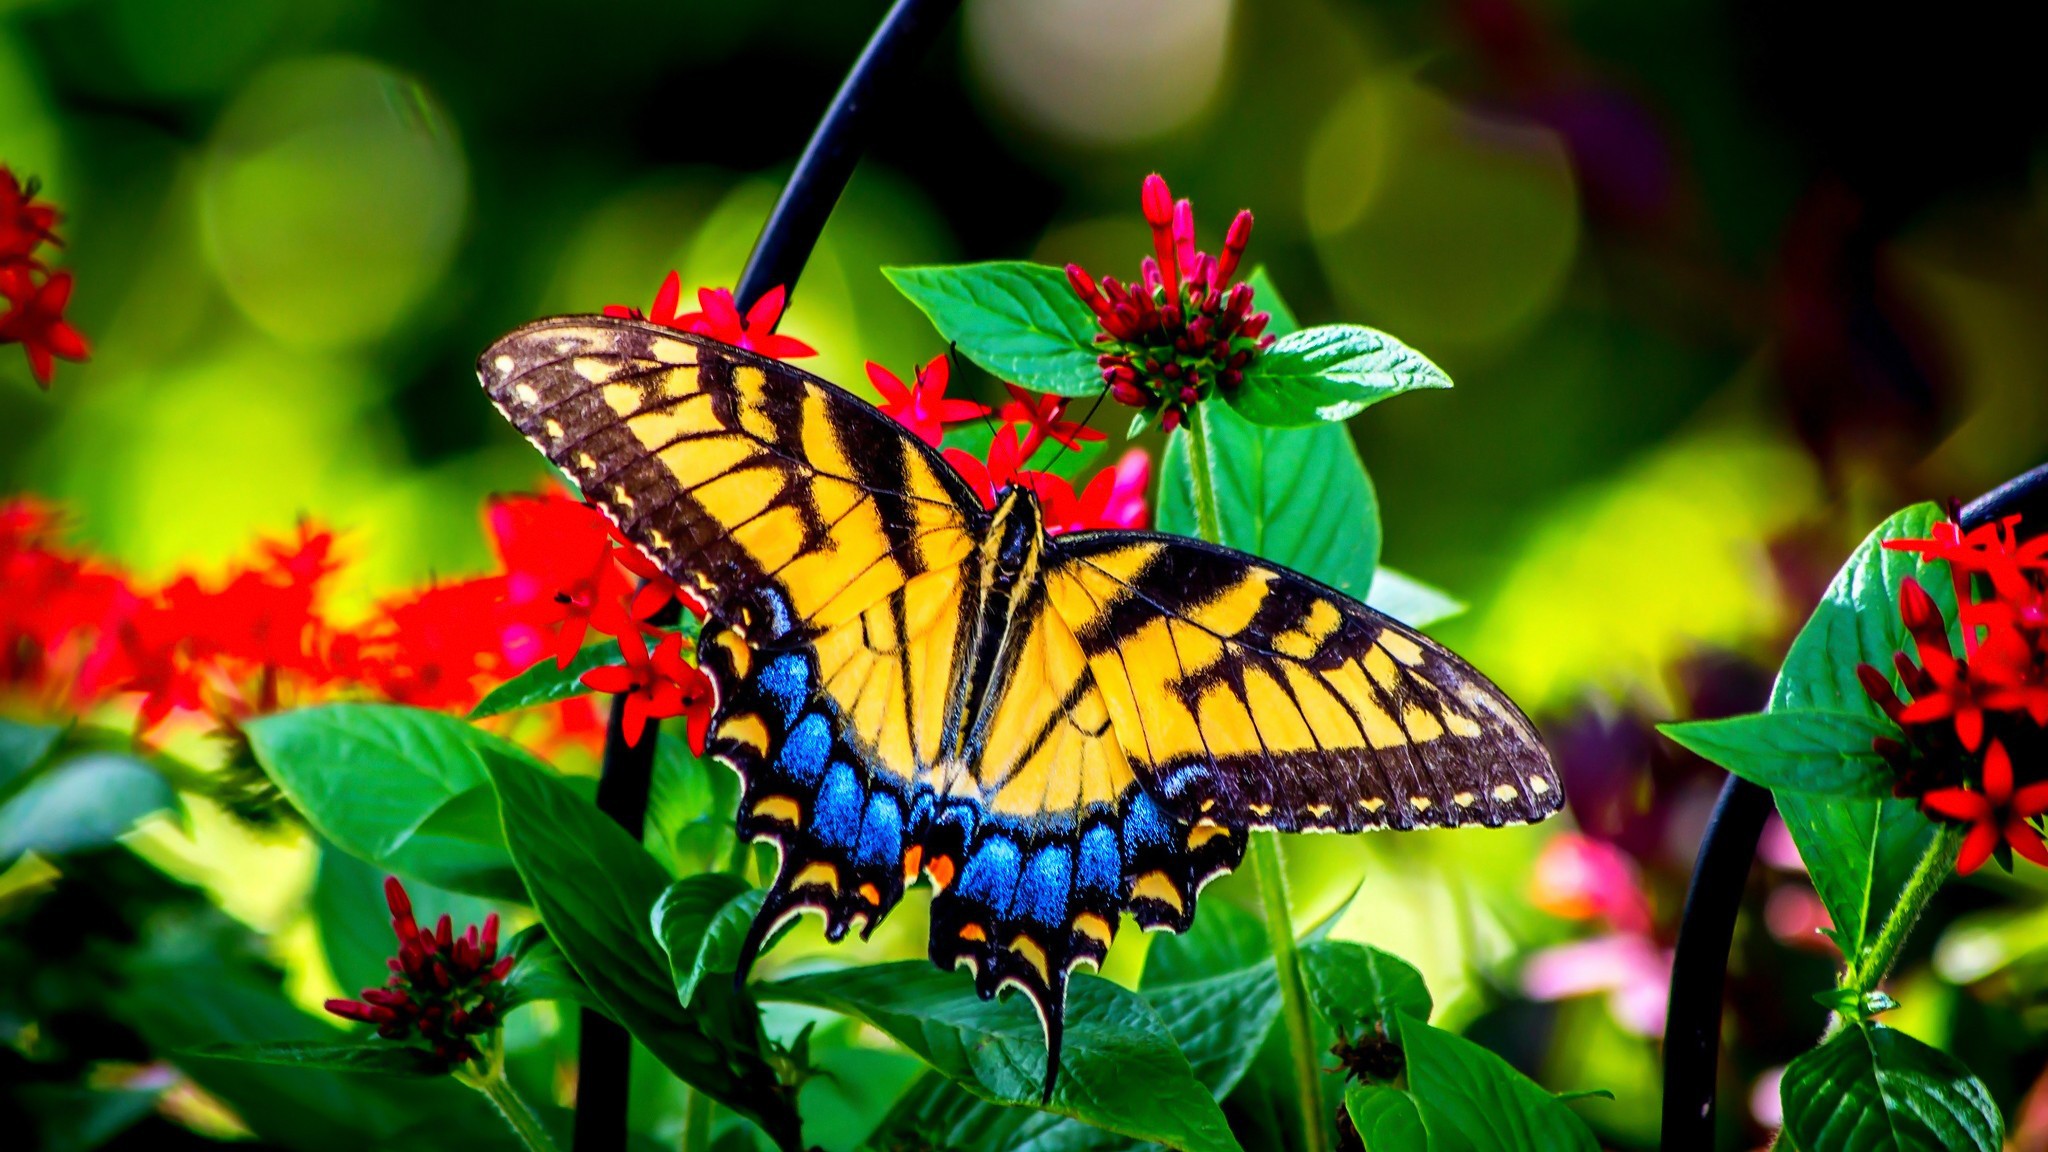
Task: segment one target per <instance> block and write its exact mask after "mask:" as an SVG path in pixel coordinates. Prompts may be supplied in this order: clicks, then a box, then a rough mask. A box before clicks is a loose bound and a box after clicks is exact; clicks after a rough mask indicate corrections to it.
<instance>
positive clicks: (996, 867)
mask: <svg viewBox="0 0 2048 1152" xmlns="http://www.w3.org/2000/svg"><path fill="white" fill-rule="evenodd" d="M1022 862H1023V861H1022V859H1021V858H1020V856H1019V854H1018V852H1017V845H1016V844H1014V843H1012V842H1011V841H1010V839H1009V838H1008V837H1006V836H991V837H989V838H988V839H986V840H984V841H982V842H981V844H980V845H979V846H978V847H976V848H975V849H974V851H973V852H971V853H969V854H968V857H967V866H966V867H964V868H962V869H961V870H960V882H959V883H960V888H959V891H960V894H961V895H962V896H965V897H967V898H969V899H971V900H979V901H981V902H982V903H983V904H986V905H988V906H989V907H990V908H993V909H995V910H996V911H998V912H1001V911H1002V910H1003V909H1005V908H1008V907H1009V906H1010V898H1011V896H1012V895H1013V894H1014V893H1015V892H1016V891H1017V869H1018V866H1019V865H1020V864H1022Z"/></svg>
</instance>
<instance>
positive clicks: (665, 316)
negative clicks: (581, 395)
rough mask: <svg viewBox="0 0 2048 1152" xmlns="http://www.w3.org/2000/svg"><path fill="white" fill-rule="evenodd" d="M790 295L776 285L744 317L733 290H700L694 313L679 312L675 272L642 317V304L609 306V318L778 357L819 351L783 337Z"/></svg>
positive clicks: (679, 282) (679, 284)
mask: <svg viewBox="0 0 2048 1152" xmlns="http://www.w3.org/2000/svg"><path fill="white" fill-rule="evenodd" d="M787 298H788V293H787V292H786V291H785V290H784V289H783V288H782V286H781V285H777V286H776V287H774V288H771V289H769V290H768V293H767V294H766V295H764V296H762V297H761V298H760V299H759V300H756V301H755V302H754V306H753V307H752V308H749V309H747V314H746V315H745V316H744V317H742V316H741V315H740V310H739V306H738V305H737V304H736V303H734V301H733V298H732V289H730V288H699V289H697V308H698V311H695V312H684V313H682V314H680V315H678V314H677V312H676V308H677V306H678V305H679V304H680V302H681V299H682V279H681V277H679V276H677V275H676V274H675V273H674V272H670V273H669V274H668V278H667V279H665V280H663V281H662V282H661V289H660V291H658V292H656V293H655V295H654V309H653V311H651V312H649V313H647V314H646V315H644V316H643V315H642V314H641V312H640V310H639V309H638V308H630V307H627V306H626V305H624V304H607V305H605V309H604V314H605V315H607V316H619V317H631V318H632V319H635V320H643V319H644V320H649V321H652V322H653V323H656V324H662V325H666V326H667V327H670V328H680V329H681V330H683V331H685V332H695V333H697V334H698V335H700V336H709V337H711V338H712V339H713V340H720V341H723V342H725V343H727V344H731V345H733V346H734V347H737V348H745V349H747V350H749V351H752V352H759V353H760V354H761V355H763V356H772V357H774V358H775V359H777V360H795V359H799V358H801V357H804V356H816V355H817V354H818V353H817V351H816V350H815V349H813V348H812V347H811V346H810V345H808V344H806V343H804V342H803V341H801V340H798V339H796V338H794V337H790V336H780V335H777V334H776V332H775V325H776V324H777V323H778V322H780V321H781V319H782V305H783V301H784V300H786V299H787Z"/></svg>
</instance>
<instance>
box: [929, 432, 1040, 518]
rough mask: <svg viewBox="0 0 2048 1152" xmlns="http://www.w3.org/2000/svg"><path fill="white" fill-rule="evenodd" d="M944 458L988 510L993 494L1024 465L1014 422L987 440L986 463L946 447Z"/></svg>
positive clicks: (1007, 483)
mask: <svg viewBox="0 0 2048 1152" xmlns="http://www.w3.org/2000/svg"><path fill="white" fill-rule="evenodd" d="M945 457H946V463H948V464H951V465H952V466H953V470H954V471H956V472H958V473H960V478H961V479H962V480H965V481H967V486H968V487H969V488H972V489H974V491H975V494H976V495H978V496H980V497H981V506H982V507H983V508H989V509H993V508H994V507H995V506H996V496H997V495H998V494H999V493H1001V492H1002V490H1003V489H1005V488H1007V487H1009V486H1010V484H1011V483H1012V482H1013V481H1015V480H1016V478H1017V475H1018V469H1020V468H1021V467H1023V464H1024V454H1023V446H1022V445H1021V444H1019V443H1018V442H1017V428H1016V426H1015V425H1013V424H1005V425H1003V427H1002V428H1001V429H1000V430H998V431H997V432H996V436H995V439H994V440H992V441H990V442H989V446H988V462H987V463H986V464H984V463H983V462H981V461H980V460H977V459H975V458H974V455H973V454H972V453H970V452H968V451H966V450H965V449H962V448H948V449H946V451H945Z"/></svg>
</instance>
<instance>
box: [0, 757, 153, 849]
mask: <svg viewBox="0 0 2048 1152" xmlns="http://www.w3.org/2000/svg"><path fill="white" fill-rule="evenodd" d="M177 799H178V797H177V793H176V792H175V791H174V790H173V789H172V788H171V786H170V784H168V783H166V782H165V780H164V778H163V777H162V776H161V775H159V774H158V773H157V771H156V770H155V769H154V768H151V767H150V766H149V765H147V764H144V763H143V762H142V761H140V760H137V759H135V758H134V757H132V756H127V755H123V754H120V753H114V752H87V753H84V754H83V755H79V756H74V757H72V758H71V759H69V760H66V761H64V762H63V763H61V764H58V765H57V766H56V767H54V768H48V769H45V770H44V771H43V772H42V773H41V774H40V775H38V776H36V777H35V778H34V779H32V780H30V781H29V782H28V784H27V785H26V786H25V787H23V788H22V789H21V791H19V792H17V793H15V795H14V798H13V799H12V800H9V801H7V803H6V804H5V805H0V864H5V863H6V862H8V861H11V860H13V859H14V858H15V857H17V856H20V855H22V854H23V853H26V852H35V853H38V854H40V855H43V856H61V855H63V854H64V853H67V852H80V851H84V850H86V849H89V848H103V847H105V846H107V845H109V844H112V843H114V841H115V840H117V839H118V838H119V837H120V836H121V835H122V834H123V833H125V832H127V831H128V830H129V829H130V828H133V827H134V826H135V822H136V821H138V820H140V819H142V818H143V817H144V816H147V815H149V814H150V813H152V812H161V811H163V810H164V809H166V808H169V807H171V806H172V805H174V804H176V803H177Z"/></svg>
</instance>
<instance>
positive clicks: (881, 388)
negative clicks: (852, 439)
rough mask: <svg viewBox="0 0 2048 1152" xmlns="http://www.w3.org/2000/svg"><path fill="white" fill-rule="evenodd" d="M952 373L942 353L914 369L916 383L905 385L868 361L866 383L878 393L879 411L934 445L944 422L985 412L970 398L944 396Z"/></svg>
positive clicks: (976, 417) (939, 436)
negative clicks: (880, 401)
mask: <svg viewBox="0 0 2048 1152" xmlns="http://www.w3.org/2000/svg"><path fill="white" fill-rule="evenodd" d="M952 374H953V370H952V366H951V365H950V364H948V363H947V361H946V358H945V357H944V356H943V355H940V356H934V357H932V358H931V362H930V363H928V364H926V365H925V366H924V367H922V368H920V369H918V370H917V383H915V384H911V385H905V384H904V383H903V381H902V380H900V379H898V378H897V376H896V374H895V373H894V372H891V371H889V370H888V369H887V368H884V367H882V366H881V365H880V364H877V363H875V362H874V361H873V360H870V361H868V382H869V383H871V384H873V385H874V386H875V391H877V392H879V393H881V394H882V403H881V404H880V405H878V407H880V408H881V410H882V411H883V412H885V413H887V414H888V415H889V416H891V417H892V418H894V419H895V421H896V422H897V423H898V424H901V425H903V426H904V427H905V428H908V429H910V431H911V432H912V433H913V434H914V435H916V437H917V438H918V439H920V440H922V441H924V442H925V443H927V444H929V445H931V446H932V447H934V448H936V447H938V446H939V441H940V439H942V438H943V437H944V436H945V433H946V425H948V424H958V423H960V422H961V421H963V420H974V419H978V418H980V417H982V416H986V415H987V414H988V406H987V405H985V404H976V403H975V402H974V401H972V400H955V399H951V398H949V397H948V396H947V395H946V385H947V383H948V382H949V381H950V380H951V378H952Z"/></svg>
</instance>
